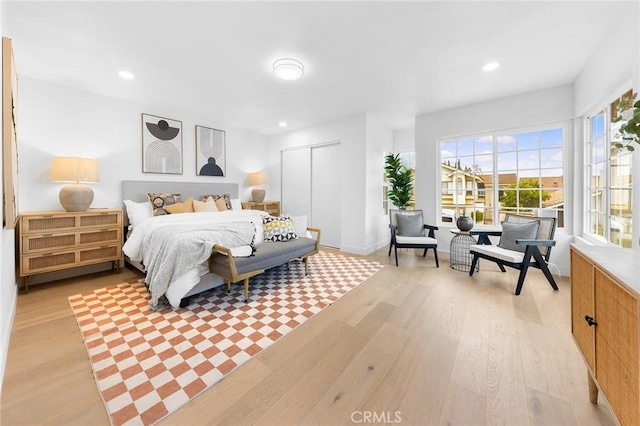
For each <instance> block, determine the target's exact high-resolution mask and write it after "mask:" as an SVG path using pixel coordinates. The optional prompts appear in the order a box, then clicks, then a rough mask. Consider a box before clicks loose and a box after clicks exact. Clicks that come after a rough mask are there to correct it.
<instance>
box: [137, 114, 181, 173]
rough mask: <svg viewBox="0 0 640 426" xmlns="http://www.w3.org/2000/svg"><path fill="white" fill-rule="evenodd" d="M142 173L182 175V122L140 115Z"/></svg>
mask: <svg viewBox="0 0 640 426" xmlns="http://www.w3.org/2000/svg"><path fill="white" fill-rule="evenodd" d="M142 172H143V173H162V174H177V175H181V174H182V121H178V120H172V119H170V118H163V117H158V116H155V115H150V114H142Z"/></svg>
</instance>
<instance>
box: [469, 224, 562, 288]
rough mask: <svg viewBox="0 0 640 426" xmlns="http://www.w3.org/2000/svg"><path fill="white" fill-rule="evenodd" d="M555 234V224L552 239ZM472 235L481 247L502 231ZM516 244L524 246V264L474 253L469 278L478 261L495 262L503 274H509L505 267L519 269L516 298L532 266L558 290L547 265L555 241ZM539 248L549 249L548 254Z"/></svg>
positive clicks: (529, 241) (520, 242) (527, 241)
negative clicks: (476, 238) (476, 236)
mask: <svg viewBox="0 0 640 426" xmlns="http://www.w3.org/2000/svg"><path fill="white" fill-rule="evenodd" d="M554 233H555V222H554V225H553V228H552V230H551V236H550V237H551V238H553V234H554ZM471 235H478V244H479V245H491V240H490V239H489V236H491V235H493V236H501V235H502V232H501V231H480V230H477V231H471ZM516 244H519V245H524V246H526V247H525V251H524V257H523V259H522V262H520V263H514V262H508V261H505V260H503V259H499V258H496V257H493V256H489V255H486V254H484V253H478V252H473V261H472V262H471V269H470V270H469V276H473V273H474V271H475V269H476V264H477V263H478V259H480V258H482V259H486V260H489V261H491V262H495V263H496V264H497V265H498V267H499V268H500V270H501V271H502V272H507V271H506V270H505V269H504V267H505V266H508V267H510V268H514V269H519V270H520V275H519V276H518V284H517V285H516V293H515V294H516V296H518V295H520V292H521V291H522V286H523V285H524V279H525V277H526V276H527V271H528V269H529V267H530V266H532V267H534V268H538V269H540V270H541V271H542V273H543V274H544V276H545V277H546V278H547V281H548V282H549V285H550V286H551V287H552V288H553V289H554V290H558V285H557V284H556V281H555V280H554V279H553V275H551V271H549V267H548V266H547V263H548V262H549V258H550V256H551V247H553V246H555V245H556V242H555V240H516ZM539 247H548V249H547V252H546V254H545V255H544V256H543V255H542V253H541V252H540V248H539ZM532 258H533V260H535V262H531V260H532Z"/></svg>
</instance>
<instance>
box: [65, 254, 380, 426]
mask: <svg viewBox="0 0 640 426" xmlns="http://www.w3.org/2000/svg"><path fill="white" fill-rule="evenodd" d="M383 266H384V265H382V264H380V263H377V262H372V261H369V260H365V259H356V258H352V257H347V256H343V255H340V254H335V253H331V252H319V253H318V254H317V255H315V256H313V257H312V258H311V259H310V264H309V275H308V276H305V275H304V266H303V264H302V263H301V262H294V263H292V266H291V269H289V270H287V269H286V267H284V266H282V267H278V268H274V269H271V270H268V271H267V272H265V273H263V274H261V275H259V276H257V277H253V278H251V280H250V284H249V290H250V293H249V302H248V303H244V300H243V299H244V297H243V295H242V283H238V284H234V285H232V287H231V293H227V292H226V288H225V286H221V287H218V288H216V289H213V290H211V291H209V292H206V293H204V294H203V295H202V296H197V297H195V298H192V302H191V304H190V306H189V307H187V308H182V309H178V310H173V309H169V308H168V309H164V310H162V311H152V310H150V309H149V306H148V305H149V294H148V292H147V289H146V287H145V285H144V284H143V283H141V282H132V283H126V282H125V283H122V284H118V285H114V286H111V287H107V288H103V289H99V290H94V291H91V292H88V293H84V294H79V295H75V296H71V297H69V304H70V305H71V308H72V310H73V313H74V315H75V316H76V320H77V321H78V326H79V327H80V331H81V334H82V337H83V339H84V343H85V345H86V347H87V351H88V353H89V359H90V361H91V367H92V369H93V372H94V376H95V379H96V384H97V386H98V390H99V392H100V394H101V395H102V399H103V400H104V403H105V407H106V409H107V412H108V413H109V417H110V419H111V423H112V424H114V425H139V424H145V425H149V424H154V423H156V422H158V421H159V420H161V419H162V418H164V417H166V416H167V415H169V414H171V413H172V412H174V411H175V410H177V409H178V408H180V407H181V406H183V405H184V404H186V403H187V402H189V400H191V399H192V398H194V397H195V396H196V395H198V394H199V393H201V392H203V391H204V390H206V389H207V388H208V387H209V386H212V385H213V384H215V383H216V382H218V381H219V380H220V379H222V378H223V377H224V376H225V375H226V374H228V373H229V372H231V371H232V370H234V369H235V368H237V367H238V366H240V365H242V364H244V363H245V362H247V361H248V360H249V359H251V357H253V356H254V355H256V354H257V353H259V352H260V351H262V350H263V349H265V348H267V347H269V346H271V345H272V344H273V343H275V342H276V341H277V340H278V339H280V338H281V337H282V336H284V335H286V334H287V333H289V332H291V331H292V330H293V329H294V328H296V327H298V326H299V325H301V324H302V323H304V322H305V321H306V320H308V319H309V318H311V317H312V316H313V315H315V314H317V313H318V312H320V311H321V310H322V309H323V308H325V307H327V306H329V305H330V304H331V303H333V302H334V301H336V300H337V299H339V298H340V297H342V296H343V295H345V294H346V293H347V292H348V291H349V290H351V289H353V288H355V287H356V286H358V285H359V284H361V283H362V282H364V281H365V280H366V279H367V278H369V277H370V276H371V275H373V274H375V273H376V272H378V271H379V270H380V269H382V268H383Z"/></svg>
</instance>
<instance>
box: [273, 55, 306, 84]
mask: <svg viewBox="0 0 640 426" xmlns="http://www.w3.org/2000/svg"><path fill="white" fill-rule="evenodd" d="M273 73H274V74H275V75H276V77H278V78H281V79H283V80H297V79H299V78H300V77H302V76H303V75H304V65H302V62H300V61H298V60H296V59H291V58H282V59H278V60H277V61H275V62H274V63H273Z"/></svg>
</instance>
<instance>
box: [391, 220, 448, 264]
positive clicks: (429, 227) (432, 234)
mask: <svg viewBox="0 0 640 426" xmlns="http://www.w3.org/2000/svg"><path fill="white" fill-rule="evenodd" d="M389 229H391V244H390V245H389V256H391V249H392V248H393V250H394V252H395V256H396V266H398V249H399V248H411V249H424V253H422V257H425V256H426V255H427V251H429V249H433V254H434V256H435V258H436V267H437V268H439V267H440V262H439V261H438V244H424V243H423V244H407V243H398V242H397V241H396V232H397V230H398V227H397V226H396V225H392V224H389ZM424 229H425V230H429V232H428V233H427V236H428V237H430V238H435V237H436V234H435V231H437V230H438V227H437V226H433V225H426V224H425V225H424Z"/></svg>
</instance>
